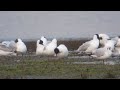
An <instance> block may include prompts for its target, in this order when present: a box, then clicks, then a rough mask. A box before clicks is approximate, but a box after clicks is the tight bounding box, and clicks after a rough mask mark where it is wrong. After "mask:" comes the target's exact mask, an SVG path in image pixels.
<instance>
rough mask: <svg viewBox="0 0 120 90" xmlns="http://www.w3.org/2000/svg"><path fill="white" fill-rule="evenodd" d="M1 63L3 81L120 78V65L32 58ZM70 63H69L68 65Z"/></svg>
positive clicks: (0, 69)
mask: <svg viewBox="0 0 120 90" xmlns="http://www.w3.org/2000/svg"><path fill="white" fill-rule="evenodd" d="M9 61H11V60H8V61H7V63H5V62H4V61H2V62H4V64H3V63H0V78H1V79H17V78H18V79H26V78H27V79H109V78H110V79H111V78H119V77H120V65H102V64H98V65H97V64H96V65H91V64H89V65H87V64H73V63H72V62H74V60H67V59H63V60H48V59H40V60H39V59H35V60H32V59H31V58H28V60H27V59H24V60H21V61H19V62H16V61H15V60H13V61H12V62H11V63H8V62H9ZM68 62H69V63H68Z"/></svg>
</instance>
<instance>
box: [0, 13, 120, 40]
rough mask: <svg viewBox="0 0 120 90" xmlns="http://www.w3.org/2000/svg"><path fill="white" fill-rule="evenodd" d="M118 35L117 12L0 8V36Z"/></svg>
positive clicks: (62, 36) (119, 33)
mask: <svg viewBox="0 0 120 90" xmlns="http://www.w3.org/2000/svg"><path fill="white" fill-rule="evenodd" d="M97 33H106V34H108V35H109V36H111V37H114V36H117V35H120V11H0V39H5V40H8V39H16V38H22V39H36V38H40V37H41V36H46V37H47V38H81V37H83V38H86V37H92V36H93V35H94V34H97Z"/></svg>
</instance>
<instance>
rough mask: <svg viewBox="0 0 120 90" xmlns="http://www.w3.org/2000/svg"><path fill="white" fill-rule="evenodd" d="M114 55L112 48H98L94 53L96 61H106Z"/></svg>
mask: <svg viewBox="0 0 120 90" xmlns="http://www.w3.org/2000/svg"><path fill="white" fill-rule="evenodd" d="M111 55H112V49H111V48H110V47H103V48H98V49H96V50H94V51H93V52H92V55H91V56H92V57H93V58H95V59H101V60H103V64H104V60H105V59H107V58H109V57H110V56H111Z"/></svg>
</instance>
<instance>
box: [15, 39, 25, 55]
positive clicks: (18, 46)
mask: <svg viewBox="0 0 120 90" xmlns="http://www.w3.org/2000/svg"><path fill="white" fill-rule="evenodd" d="M15 43H16V53H17V55H18V54H19V53H20V54H22V56H23V54H25V53H26V52H27V47H26V45H25V43H24V42H23V41H22V40H21V39H16V40H15Z"/></svg>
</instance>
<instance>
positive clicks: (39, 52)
mask: <svg viewBox="0 0 120 90" xmlns="http://www.w3.org/2000/svg"><path fill="white" fill-rule="evenodd" d="M36 46H37V47H36V55H43V54H44V53H43V51H44V48H45V46H44V45H43V41H42V40H37V45H36Z"/></svg>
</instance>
